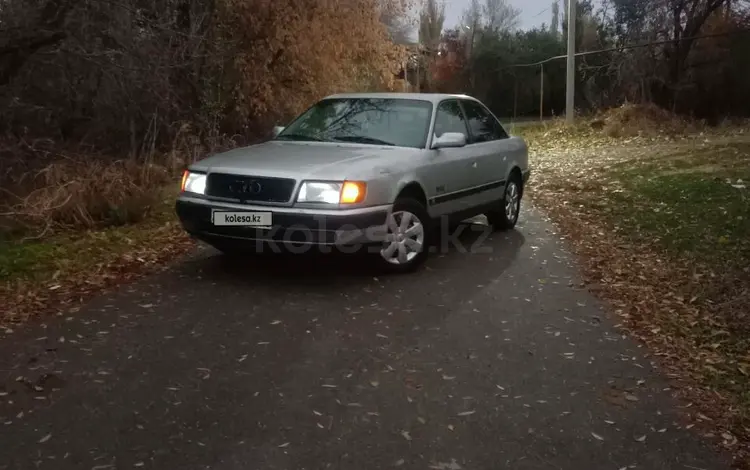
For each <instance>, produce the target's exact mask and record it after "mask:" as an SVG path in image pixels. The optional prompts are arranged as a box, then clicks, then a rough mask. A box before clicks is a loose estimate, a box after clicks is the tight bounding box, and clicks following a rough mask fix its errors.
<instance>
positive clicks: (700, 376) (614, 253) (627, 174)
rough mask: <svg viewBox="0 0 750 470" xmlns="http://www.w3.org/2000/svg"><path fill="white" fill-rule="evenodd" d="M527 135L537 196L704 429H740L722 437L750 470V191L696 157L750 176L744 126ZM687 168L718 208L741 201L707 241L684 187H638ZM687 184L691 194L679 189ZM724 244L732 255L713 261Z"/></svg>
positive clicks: (749, 143)
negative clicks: (679, 132) (643, 133)
mask: <svg viewBox="0 0 750 470" xmlns="http://www.w3.org/2000/svg"><path fill="white" fill-rule="evenodd" d="M526 138H527V139H528V141H529V144H530V153H531V155H530V159H531V165H532V167H533V177H532V180H531V183H530V187H529V192H528V194H529V196H530V197H531V198H532V200H533V201H534V202H535V203H536V204H537V206H539V207H541V208H542V209H544V210H545V212H546V213H547V214H548V215H549V217H550V218H551V219H552V220H553V222H554V223H555V224H556V225H557V226H558V227H559V228H560V229H561V232H562V233H563V235H564V236H565V238H566V241H568V242H569V243H570V244H571V245H572V247H573V248H574V250H575V252H576V254H577V255H578V256H579V259H580V264H581V267H582V271H583V273H584V276H585V278H586V281H587V285H588V288H589V289H590V290H591V291H593V292H594V293H595V294H596V295H598V296H599V297H601V298H603V299H604V300H606V301H608V302H609V304H610V305H611V306H612V309H613V310H614V312H615V313H616V314H617V315H619V317H620V318H621V319H622V323H621V324H622V325H623V326H624V327H625V328H626V329H627V330H628V331H630V332H631V333H632V334H633V335H634V336H635V337H636V338H638V339H640V340H642V341H643V342H645V343H646V344H648V345H649V347H650V349H651V350H652V351H653V353H654V354H655V355H656V356H657V357H658V359H659V360H660V362H661V363H662V364H663V366H664V368H665V370H666V372H667V374H668V376H669V377H670V378H671V379H673V381H674V382H675V384H676V385H679V390H678V394H680V395H681V396H683V397H685V398H687V399H689V400H690V401H691V402H694V403H695V404H696V405H698V407H699V408H700V410H701V411H702V413H703V414H705V415H709V416H711V417H712V418H713V420H714V421H712V422H710V423H709V422H707V421H703V422H701V427H704V428H705V427H709V428H711V430H712V432H713V435H715V436H720V435H721V432H722V431H723V430H729V431H731V434H730V435H731V436H732V437H734V439H724V440H723V441H717V442H718V443H719V445H724V446H725V447H726V448H730V449H731V450H732V451H734V453H735V455H736V456H737V463H738V464H744V465H745V466H746V467H745V468H750V461H748V458H750V457H749V456H750V440H749V439H750V399H748V398H747V397H745V396H743V392H742V390H743V388H744V389H745V390H747V387H749V386H750V381H748V378H747V373H748V372H749V371H750V353H748V346H750V328H747V329H743V328H742V325H747V324H748V320H750V318H748V317H742V316H740V315H742V312H739V310H738V308H737V306H738V304H737V300H736V299H738V298H740V299H742V298H744V299H745V302H744V304H745V305H748V304H750V288H749V287H748V286H749V284H748V281H749V280H750V276H747V274H750V273H747V272H744V273H743V271H742V269H741V266H742V265H743V263H744V265H745V266H749V265H750V264H747V263H748V260H750V250H748V245H749V244H750V228H749V227H750V226H748V225H747V224H745V225H743V223H744V222H745V221H744V220H743V218H742V215H741V213H742V211H744V210H746V207H747V211H748V212H746V213H750V205H748V206H745V204H748V203H747V201H748V200H750V198H744V199H743V197H744V196H742V193H740V191H742V190H739V189H734V188H733V187H732V186H731V185H726V187H728V188H731V189H732V190H733V191H737V193H736V194H734V193H731V192H729V193H728V192H726V191H725V189H724V187H722V186H721V185H720V183H721V182H723V178H722V179H721V181H718V182H717V181H714V180H713V175H711V176H709V177H704V175H705V174H707V173H706V172H707V171H709V169H708V168H706V167H705V165H703V162H701V161H697V160H695V161H693V160H691V158H692V156H693V155H695V154H696V152H697V150H696V149H699V150H700V151H701V152H704V153H705V154H706V155H709V154H710V155H712V157H711V158H712V161H713V162H714V163H716V162H717V161H719V160H720V159H719V158H717V155H723V157H722V158H723V159H722V160H721V162H723V163H722V165H723V167H722V168H720V169H719V170H716V169H715V168H712V169H711V171H721V172H722V173H721V174H722V175H724V174H737V172H746V173H747V174H750V155H749V154H748V150H750V138H749V136H748V135H747V134H745V132H744V130H742V129H740V130H726V131H722V132H721V133H719V132H718V131H717V132H716V133H714V134H710V135H709V134H699V135H690V136H684V137H680V138H671V137H664V136H655V137H653V136H649V137H633V138H629V139H613V138H609V137H606V136H603V135H601V134H600V133H597V132H596V131H593V130H591V129H590V128H589V129H584V130H583V131H581V129H573V130H570V129H565V128H562V127H553V128H551V129H545V130H541V131H539V130H533V131H530V132H529V133H528V135H527V136H526ZM701 165H703V166H701ZM714 166H716V165H714ZM686 168H687V169H689V171H690V176H691V177H692V178H693V179H692V180H684V181H689V182H690V184H696V185H700V184H705V185H709V188H710V189H711V190H712V191H714V194H716V195H718V196H716V197H717V198H718V197H723V198H725V199H721V201H722V202H721V204H716V205H717V206H719V210H722V208H723V210H724V211H725V212H730V211H731V209H732V208H733V207H734V208H735V209H736V211H737V212H734V213H733V214H736V220H735V217H734V216H733V217H732V220H730V221H729V222H728V223H727V224H724V225H721V226H720V227H714V226H712V225H711V223H712V222H713V220H716V221H717V222H715V223H716V224H719V223H721V221H722V220H726V219H727V217H726V216H725V217H724V218H723V219H722V218H718V217H717V218H716V219H709V218H708V217H705V216H704V220H703V221H704V222H705V223H704V230H703V232H702V233H701V234H700V236H701V237H702V238H696V237H697V236H696V235H695V234H696V230H695V228H694V227H692V226H689V225H687V222H682V223H683V224H684V225H683V226H681V225H679V224H680V223H681V221H684V220H686V219H688V218H686V217H680V216H681V214H682V212H680V211H685V210H689V209H690V207H687V208H686V207H682V206H681V204H683V203H682V202H681V201H684V193H682V194H683V198H680V194H681V193H679V192H677V193H676V194H675V195H671V194H666V193H665V194H664V196H663V197H662V196H661V193H660V192H659V191H662V190H663V191H668V190H670V189H671V188H666V187H664V188H662V187H659V186H655V187H654V192H653V194H651V195H649V197H648V198H643V197H639V194H634V193H633V188H642V187H644V185H646V184H648V183H650V182H652V181H654V180H655V178H656V177H659V178H660V177H661V175H665V178H667V177H672V176H674V175H673V173H674V172H675V171H677V170H679V173H680V174H682V173H687V171H688V170H686ZM645 170H648V171H645ZM709 179H710V183H703V182H704V181H706V180H709ZM745 180H747V179H745ZM659 181H661V180H659ZM731 181H733V182H734V181H736V179H732V180H731ZM679 182H680V183H681V184H682V182H683V180H682V179H681V180H679ZM684 188H687V189H685V190H690V189H692V188H691V187H687V186H684V187H679V188H677V189H679V190H683V189H684ZM671 196H673V197H671ZM670 197H671V198H670ZM689 201H690V200H689ZM675 204H677V205H675ZM730 213H731V212H730ZM643 214H654V216H653V217H650V218H648V222H653V223H651V224H650V225H649V224H647V223H646V222H644V219H643ZM636 216H640V217H641V220H635V218H636ZM670 224H672V225H670ZM706 225H707V227H706ZM691 229H692V230H691ZM722 234H725V235H722ZM691 236H692V237H693V239H690V238H689V237H691ZM722 237H724V239H722ZM722 240H724V241H723V242H722ZM712 243H713V245H710V244H712ZM707 244H709V245H708V246H709V247H711V246H713V247H714V248H712V250H707V253H706V255H708V256H709V258H706V256H705V255H704V253H702V252H700V250H701V249H703V247H705V246H706V245H707ZM722 249H723V250H724V253H723V254H724V255H725V257H726V259H727V261H726V262H723V261H722V262H721V263H720V264H719V265H717V264H716V263H715V262H714V263H711V262H705V261H704V260H705V259H709V260H710V259H711V258H710V256H711V255H713V256H714V257H715V256H716V254H717V253H719V254H722V251H720V250H722ZM717 250H719V251H717ZM714 259H715V258H714ZM733 260H737V261H738V262H737V263H734V262H733ZM743 289H744V290H743ZM743 292H744V294H743ZM743 296H744V297H743ZM741 303H742V302H740V304H741ZM738 319H739V320H741V321H737V320H738ZM743 371H744V373H743ZM745 393H746V392H745ZM728 443H731V445H729V444H728Z"/></svg>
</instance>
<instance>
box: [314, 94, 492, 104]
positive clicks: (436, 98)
mask: <svg viewBox="0 0 750 470" xmlns="http://www.w3.org/2000/svg"><path fill="white" fill-rule="evenodd" d="M341 98H380V99H391V100H422V101H430V102H432V103H439V102H440V101H442V100H444V99H448V98H457V99H464V100H473V101H479V100H477V99H476V98H473V97H471V96H469V95H461V94H450V93H339V94H335V95H330V96H326V97H325V98H324V99H341Z"/></svg>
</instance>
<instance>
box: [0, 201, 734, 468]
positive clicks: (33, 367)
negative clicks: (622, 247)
mask: <svg viewBox="0 0 750 470" xmlns="http://www.w3.org/2000/svg"><path fill="white" fill-rule="evenodd" d="M467 232H469V230H468V229H467ZM556 238H557V237H556V236H555V235H554V234H553V232H552V230H551V227H550V226H549V225H548V224H547V223H546V222H544V221H543V220H542V219H541V217H540V216H539V215H537V214H534V213H533V212H526V214H525V219H524V220H522V222H521V224H520V226H519V229H518V230H516V231H513V232H511V233H507V234H496V235H493V236H492V237H491V239H490V240H488V241H486V242H485V244H484V245H483V246H484V247H485V248H490V249H491V250H492V252H491V253H486V252H481V253H475V254H465V253H460V252H457V251H456V250H455V249H454V250H452V251H451V252H449V253H448V254H446V255H444V256H442V257H435V258H434V259H432V260H431V261H430V262H429V264H428V266H427V268H428V269H426V270H424V271H422V272H420V273H418V274H416V275H411V276H397V277H380V278H373V276H372V273H368V272H367V270H366V269H364V268H362V267H361V266H360V265H359V263H358V262H356V261H357V260H355V259H346V258H345V259H338V258H330V259H319V258H312V257H305V258H303V259H302V260H299V261H297V263H296V265H292V264H291V263H290V262H289V261H285V260H282V259H276V260H270V261H264V262H263V264H262V265H252V264H242V263H241V262H235V263H230V262H227V261H226V260H222V258H221V257H219V256H215V255H214V254H213V253H212V252H206V253H205V254H201V255H199V256H197V257H196V258H195V259H192V260H190V261H188V262H186V263H183V264H181V265H180V266H178V267H176V268H175V269H174V270H173V271H171V272H167V273H164V274H162V275H159V276H156V277H153V278H150V279H148V280H146V281H145V282H141V283H139V284H137V285H134V286H131V287H130V288H125V289H123V290H122V291H121V292H119V293H117V294H114V295H112V296H109V297H107V298H102V299H99V300H97V301H94V302H92V303H91V304H90V305H89V306H88V307H87V308H85V309H84V310H82V311H81V312H79V313H77V314H76V315H75V316H74V317H72V318H65V316H62V317H60V318H58V319H55V320H53V321H50V322H49V323H48V325H47V327H46V328H45V327H42V326H35V327H33V328H32V329H30V330H28V331H23V332H20V333H19V332H17V333H16V334H14V335H13V336H11V337H10V338H8V339H5V340H2V341H0V393H2V394H3V395H2V396H0V469H34V468H41V469H55V470H65V469H109V468H113V469H114V468H116V469H130V468H150V469H160V470H164V469H178V470H186V469H203V468H210V469H216V470H230V469H231V470H235V469H238V470H239V469H243V470H245V469H248V470H255V469H263V470H265V469H269V470H271V469H289V470H292V469H295V470H297V469H346V470H367V469H388V468H403V469H442V470H460V469H466V470H479V469H481V470H485V469H486V470H490V469H491V470H496V469H514V470H523V469H566V470H567V469H571V470H600V469H602V470H604V469H612V470H618V469H624V468H633V469H635V468H637V469H670V470H680V469H686V470H687V469H693V470H694V469H723V468H727V467H726V466H725V464H724V463H723V462H722V460H721V459H720V458H719V457H718V456H717V455H715V454H714V453H713V452H712V451H710V450H708V449H707V448H706V447H705V446H704V445H703V444H702V443H701V441H700V440H699V439H698V438H697V437H696V436H694V435H693V434H692V432H691V431H686V430H681V429H680V428H679V427H678V425H677V417H676V415H675V414H674V410H675V409H676V406H677V405H676V404H675V403H674V402H673V401H672V400H671V398H670V395H669V392H668V391H665V390H664V389H665V388H666V387H667V385H666V384H665V383H664V382H663V381H662V380H661V379H660V378H659V377H658V376H657V375H656V373H655V372H654V371H653V370H652V367H651V365H650V363H649V360H647V359H644V358H643V353H644V351H643V350H641V349H639V348H637V347H636V346H635V345H634V343H632V342H631V341H630V340H628V339H625V338H623V337H622V336H621V335H620V334H618V333H617V332H616V330H615V329H614V328H613V325H612V323H611V320H610V319H608V318H607V316H606V315H605V314H603V313H602V312H601V311H600V310H599V308H598V307H597V304H596V302H595V301H594V300H593V299H592V298H591V297H590V296H589V295H588V294H587V293H586V292H584V291H581V290H577V289H576V288H575V287H574V286H576V285H577V281H576V279H575V271H574V270H573V269H572V268H571V267H570V259H569V256H568V255H567V254H566V253H565V252H564V251H563V250H562V248H561V247H560V245H559V244H558V242H556V241H555V240H556ZM463 240H464V242H465V243H467V244H471V243H472V242H471V240H472V236H471V234H470V236H467V237H464V238H463ZM640 441H642V442H640Z"/></svg>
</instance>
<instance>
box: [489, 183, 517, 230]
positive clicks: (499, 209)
mask: <svg viewBox="0 0 750 470" xmlns="http://www.w3.org/2000/svg"><path fill="white" fill-rule="evenodd" d="M522 184H523V182H522V180H521V175H520V174H518V173H516V172H513V173H512V174H511V175H510V178H508V181H507V182H506V183H505V190H504V191H503V198H502V199H500V200H499V201H498V202H497V206H496V208H494V209H493V210H491V211H489V212H487V213H486V214H485V215H486V216H487V222H488V223H489V224H490V225H491V226H492V228H494V229H495V230H511V229H513V228H514V227H515V226H516V223H517V222H518V215H519V213H520V212H521V195H522V190H523V188H522Z"/></svg>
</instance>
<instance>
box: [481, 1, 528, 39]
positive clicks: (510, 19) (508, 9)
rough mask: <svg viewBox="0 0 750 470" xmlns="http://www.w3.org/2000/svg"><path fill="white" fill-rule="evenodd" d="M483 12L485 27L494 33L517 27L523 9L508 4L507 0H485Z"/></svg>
mask: <svg viewBox="0 0 750 470" xmlns="http://www.w3.org/2000/svg"><path fill="white" fill-rule="evenodd" d="M483 13H484V17H485V28H486V29H487V31H488V32H490V33H492V34H500V33H503V32H506V31H511V30H513V29H516V28H517V27H518V23H519V17H520V16H521V10H519V9H517V8H514V7H513V6H511V5H510V4H508V2H507V0H485V4H484V8H483Z"/></svg>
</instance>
